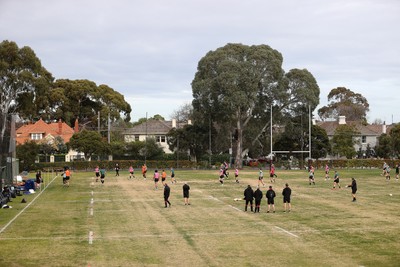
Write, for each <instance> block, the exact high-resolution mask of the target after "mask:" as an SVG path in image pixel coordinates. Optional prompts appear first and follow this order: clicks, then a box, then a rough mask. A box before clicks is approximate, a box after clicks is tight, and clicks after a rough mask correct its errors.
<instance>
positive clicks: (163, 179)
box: [161, 170, 167, 184]
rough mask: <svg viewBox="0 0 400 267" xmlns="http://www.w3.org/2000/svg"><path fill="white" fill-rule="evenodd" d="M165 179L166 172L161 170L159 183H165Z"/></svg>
mask: <svg viewBox="0 0 400 267" xmlns="http://www.w3.org/2000/svg"><path fill="white" fill-rule="evenodd" d="M165 179H167V173H166V172H165V170H162V173H161V183H162V184H164V183H165Z"/></svg>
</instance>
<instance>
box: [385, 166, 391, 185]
mask: <svg viewBox="0 0 400 267" xmlns="http://www.w3.org/2000/svg"><path fill="white" fill-rule="evenodd" d="M385 178H386V181H387V182H389V181H390V167H389V165H387V166H386V170H385Z"/></svg>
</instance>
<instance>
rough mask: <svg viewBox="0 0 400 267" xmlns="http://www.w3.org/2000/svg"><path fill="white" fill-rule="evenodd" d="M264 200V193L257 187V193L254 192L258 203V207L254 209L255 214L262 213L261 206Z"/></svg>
mask: <svg viewBox="0 0 400 267" xmlns="http://www.w3.org/2000/svg"><path fill="white" fill-rule="evenodd" d="M262 198H263V193H262V191H261V190H260V187H259V186H257V189H256V191H254V199H255V201H256V207H255V209H254V212H255V213H256V212H260V206H261V199H262Z"/></svg>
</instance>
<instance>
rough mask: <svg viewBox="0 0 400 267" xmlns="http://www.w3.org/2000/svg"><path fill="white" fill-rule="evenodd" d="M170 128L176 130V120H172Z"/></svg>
mask: <svg viewBox="0 0 400 267" xmlns="http://www.w3.org/2000/svg"><path fill="white" fill-rule="evenodd" d="M172 128H176V119H172Z"/></svg>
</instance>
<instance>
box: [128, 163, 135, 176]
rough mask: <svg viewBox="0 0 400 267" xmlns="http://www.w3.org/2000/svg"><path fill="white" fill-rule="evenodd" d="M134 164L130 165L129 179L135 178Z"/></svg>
mask: <svg viewBox="0 0 400 267" xmlns="http://www.w3.org/2000/svg"><path fill="white" fill-rule="evenodd" d="M134 171H135V170H134V169H133V166H132V165H131V166H129V179H132V178H135V175H134Z"/></svg>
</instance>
